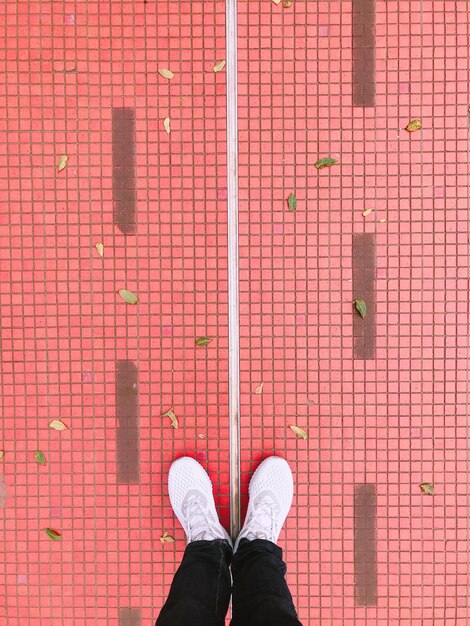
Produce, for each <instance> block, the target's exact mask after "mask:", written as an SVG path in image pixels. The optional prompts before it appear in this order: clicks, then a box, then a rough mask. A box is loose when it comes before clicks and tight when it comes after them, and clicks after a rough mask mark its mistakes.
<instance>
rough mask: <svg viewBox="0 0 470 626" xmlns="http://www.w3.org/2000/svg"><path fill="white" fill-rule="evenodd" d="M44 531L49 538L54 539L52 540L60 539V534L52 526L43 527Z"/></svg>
mask: <svg viewBox="0 0 470 626" xmlns="http://www.w3.org/2000/svg"><path fill="white" fill-rule="evenodd" d="M44 532H45V533H47V534H48V535H49V537H50V538H51V539H54V541H60V540H61V538H62V537H61V534H60V533H59V532H58V531H57V530H54V529H53V528H45V529H44Z"/></svg>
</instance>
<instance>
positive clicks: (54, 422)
mask: <svg viewBox="0 0 470 626" xmlns="http://www.w3.org/2000/svg"><path fill="white" fill-rule="evenodd" d="M49 427H50V428H53V429H54V430H66V428H67V426H66V425H65V424H64V422H61V421H60V420H52V422H51V423H50V424H49Z"/></svg>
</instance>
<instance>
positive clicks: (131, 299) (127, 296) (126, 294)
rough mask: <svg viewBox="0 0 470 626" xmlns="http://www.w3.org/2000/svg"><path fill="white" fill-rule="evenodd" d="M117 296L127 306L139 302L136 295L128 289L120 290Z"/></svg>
mask: <svg viewBox="0 0 470 626" xmlns="http://www.w3.org/2000/svg"><path fill="white" fill-rule="evenodd" d="M119 295H120V296H121V298H122V299H123V300H124V302H127V304H137V302H138V301H139V298H138V297H137V295H136V294H135V293H132V291H129V290H128V289H120V290H119Z"/></svg>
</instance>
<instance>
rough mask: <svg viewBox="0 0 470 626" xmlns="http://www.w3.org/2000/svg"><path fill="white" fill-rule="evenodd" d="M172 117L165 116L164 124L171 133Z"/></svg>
mask: <svg viewBox="0 0 470 626" xmlns="http://www.w3.org/2000/svg"><path fill="white" fill-rule="evenodd" d="M170 121H171V120H170V118H169V117H165V119H164V120H163V126H164V127H165V130H166V132H167V134H168V135H169V134H170V130H171V129H170Z"/></svg>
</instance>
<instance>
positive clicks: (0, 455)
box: [0, 450, 5, 459]
mask: <svg viewBox="0 0 470 626" xmlns="http://www.w3.org/2000/svg"><path fill="white" fill-rule="evenodd" d="M4 456H5V450H0V459H3V457H4Z"/></svg>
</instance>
